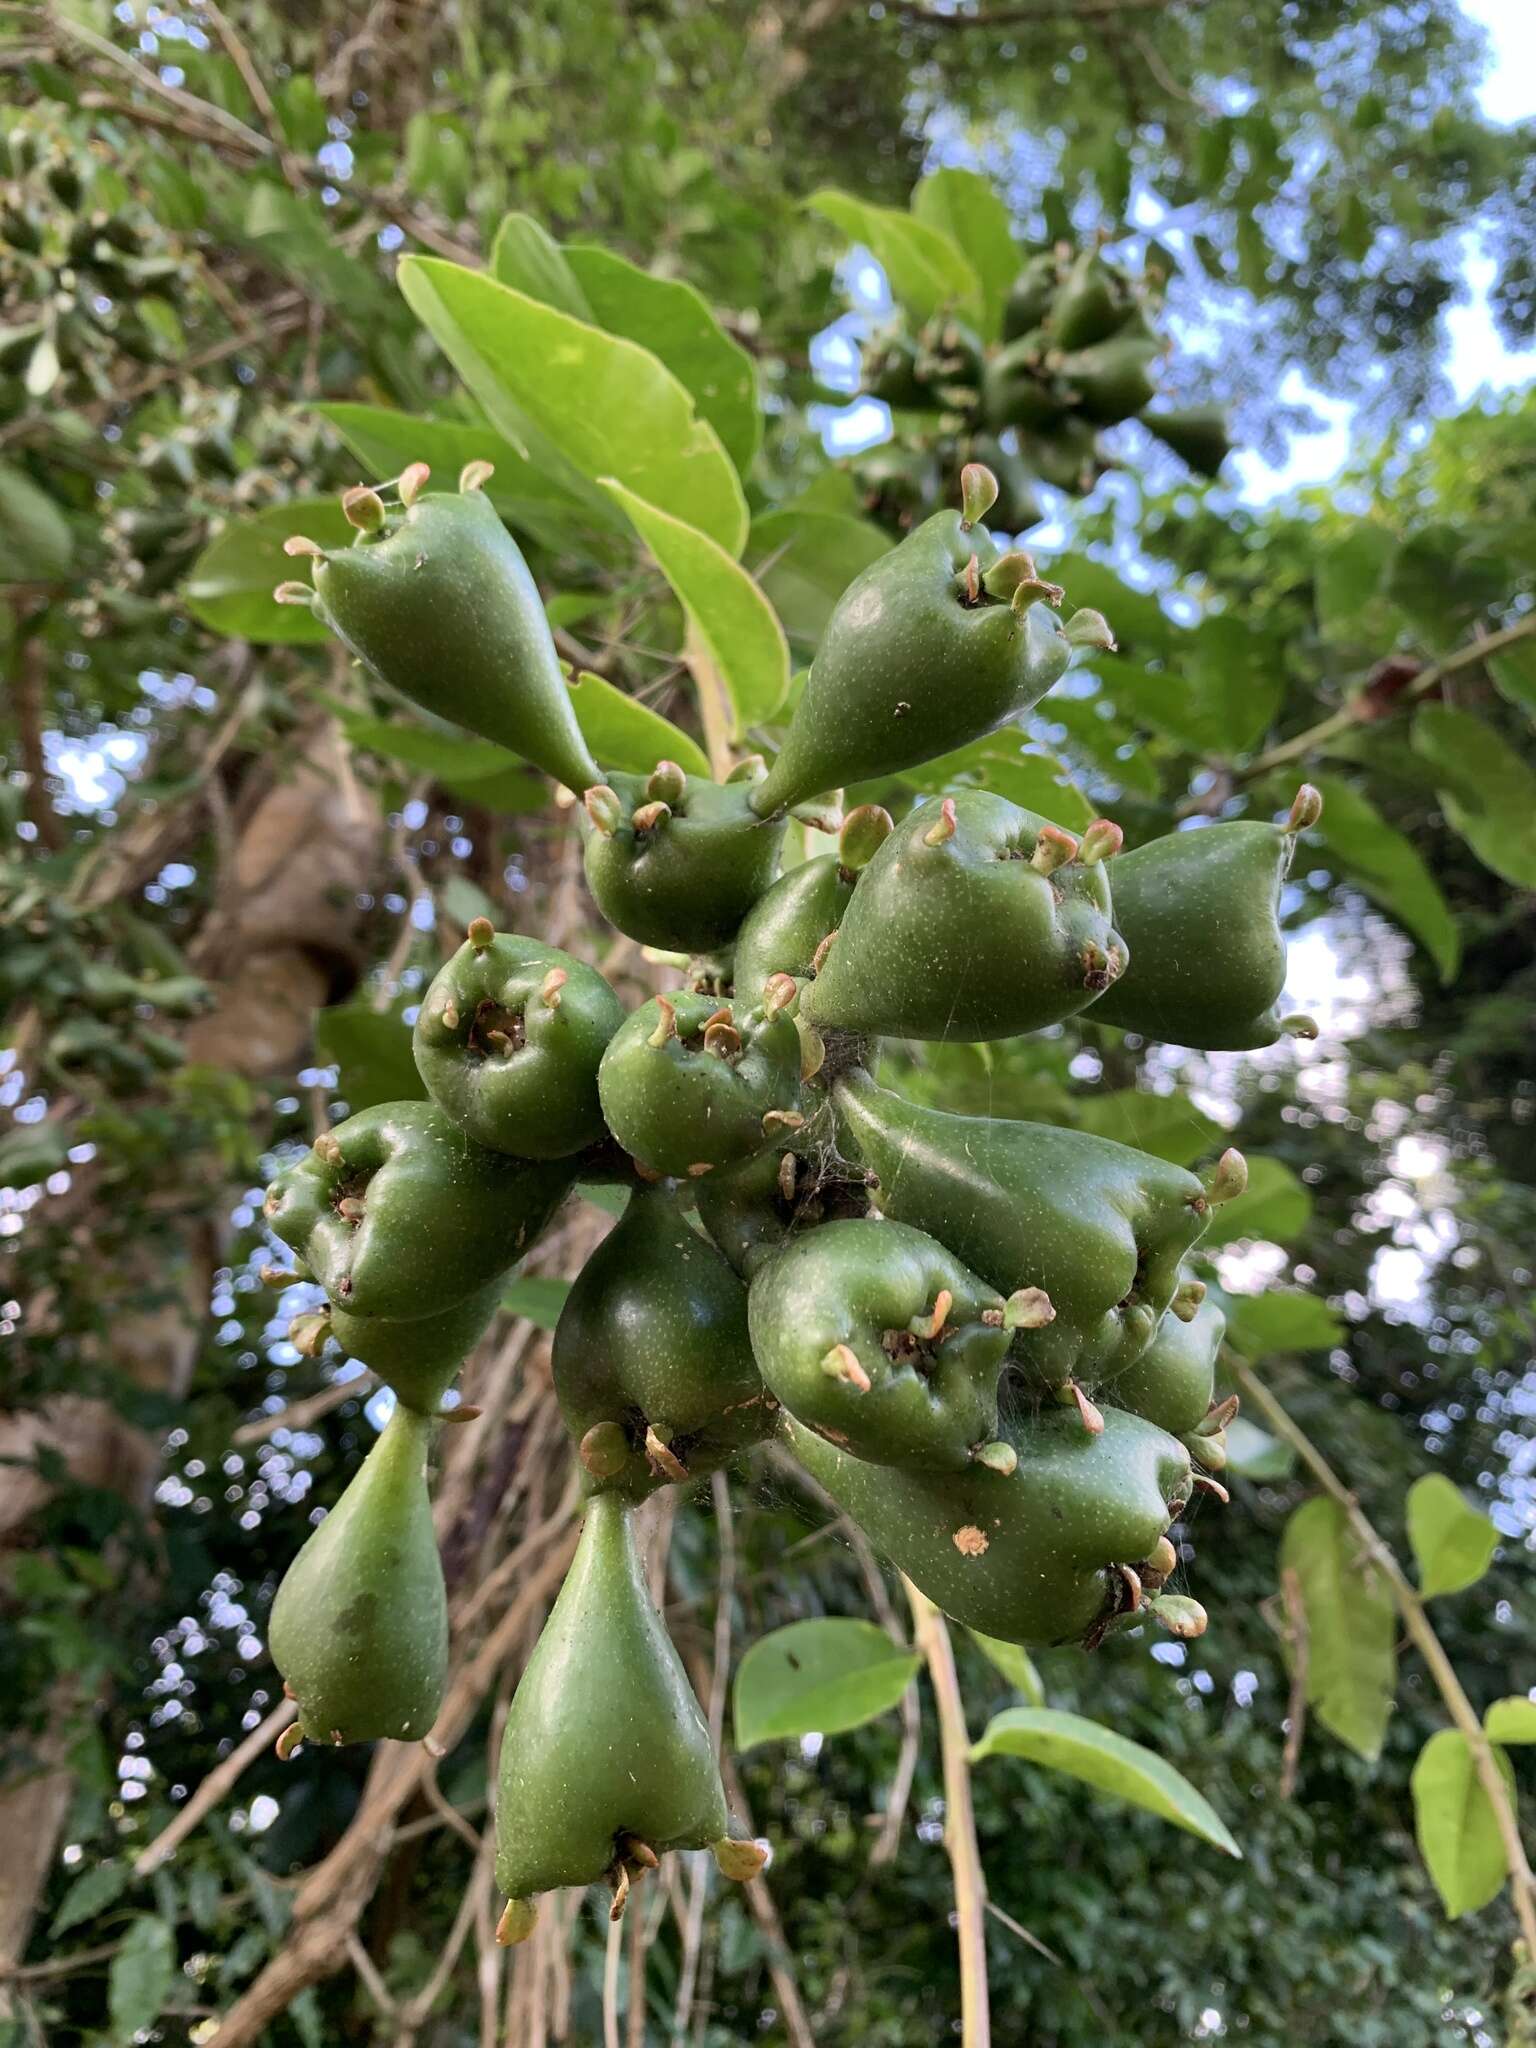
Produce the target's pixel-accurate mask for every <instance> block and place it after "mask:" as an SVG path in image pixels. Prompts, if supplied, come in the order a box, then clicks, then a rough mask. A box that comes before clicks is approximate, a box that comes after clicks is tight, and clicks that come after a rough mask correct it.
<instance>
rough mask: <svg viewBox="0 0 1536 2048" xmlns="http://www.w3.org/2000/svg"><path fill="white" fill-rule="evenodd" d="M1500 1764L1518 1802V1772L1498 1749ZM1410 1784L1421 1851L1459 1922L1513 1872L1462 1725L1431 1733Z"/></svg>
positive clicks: (1494, 1893)
mask: <svg viewBox="0 0 1536 2048" xmlns="http://www.w3.org/2000/svg"><path fill="white" fill-rule="evenodd" d="M1494 1762H1495V1763H1496V1765H1497V1767H1498V1772H1499V1776H1500V1777H1501V1778H1502V1779H1503V1781H1504V1784H1505V1787H1506V1788H1507V1791H1508V1794H1509V1798H1510V1801H1511V1803H1512V1804H1513V1801H1514V1796H1515V1775H1514V1772H1513V1771H1512V1770H1511V1769H1510V1765H1509V1758H1508V1757H1507V1756H1505V1755H1504V1753H1503V1751H1502V1750H1495V1751H1494ZM1410 1782H1411V1784H1412V1787H1413V1826H1414V1833H1415V1834H1416V1835H1417V1836H1418V1841H1419V1853H1420V1854H1421V1855H1422V1856H1423V1858H1424V1861H1425V1863H1426V1865H1427V1866H1428V1869H1429V1874H1430V1876H1431V1877H1432V1878H1433V1879H1434V1881H1435V1890H1436V1891H1437V1892H1438V1893H1439V1894H1440V1900H1441V1903H1442V1905H1443V1906H1444V1907H1445V1910H1446V1912H1447V1914H1448V1915H1449V1916H1450V1918H1451V1919H1452V1920H1459V1919H1460V1918H1461V1916H1462V1914H1463V1913H1475V1912H1477V1911H1478V1910H1479V1909H1480V1908H1481V1907H1483V1906H1486V1905H1487V1904H1488V1903H1489V1901H1490V1900H1491V1899H1496V1898H1497V1897H1498V1895H1499V1893H1500V1892H1501V1891H1502V1890H1503V1889H1504V1881H1505V1879H1506V1878H1507V1877H1508V1875H1509V1866H1508V1865H1507V1863H1506V1862H1505V1860H1504V1844H1503V1840H1502V1839H1501V1837H1500V1834H1499V1823H1498V1818H1497V1816H1496V1815H1495V1813H1494V1810H1493V1803H1492V1801H1491V1800H1490V1799H1489V1797H1488V1794H1487V1792H1486V1791H1485V1790H1484V1789H1483V1782H1482V1780H1481V1778H1479V1776H1478V1774H1477V1765H1476V1763H1475V1761H1474V1759H1473V1756H1472V1750H1471V1747H1470V1746H1469V1744H1468V1742H1467V1738H1466V1737H1465V1736H1464V1735H1463V1734H1462V1733H1461V1731H1460V1729H1458V1728H1442V1729H1441V1730H1440V1731H1439V1732H1438V1734H1435V1735H1431V1737H1430V1738H1429V1740H1428V1742H1426V1743H1425V1745H1424V1747H1423V1748H1422V1749H1421V1750H1420V1751H1419V1760H1418V1762H1417V1763H1416V1764H1415V1765H1414V1767H1413V1777H1412V1779H1411V1781H1410Z"/></svg>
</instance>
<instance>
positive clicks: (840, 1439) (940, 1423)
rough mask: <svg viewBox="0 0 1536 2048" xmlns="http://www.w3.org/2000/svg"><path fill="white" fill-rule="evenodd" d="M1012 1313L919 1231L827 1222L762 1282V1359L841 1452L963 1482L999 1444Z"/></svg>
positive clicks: (754, 1311)
mask: <svg viewBox="0 0 1536 2048" xmlns="http://www.w3.org/2000/svg"><path fill="white" fill-rule="evenodd" d="M1003 1306H1004V1304H1003V1297H1002V1296H1001V1295H1000V1294H998V1293H997V1292H996V1291H995V1290H994V1289H992V1288H990V1287H988V1286H987V1284H986V1283H985V1281H982V1280H978V1279H977V1278H976V1275H975V1274H974V1273H971V1272H969V1271H967V1269H966V1268H965V1267H964V1266H962V1265H961V1263H960V1261H959V1260H958V1259H957V1258H955V1257H954V1256H953V1255H952V1254H951V1253H949V1252H947V1251H946V1250H945V1249H944V1247H943V1245H941V1244H939V1243H938V1242H937V1240H936V1239H934V1238H931V1237H929V1236H927V1235H926V1234H925V1233H924V1232H923V1231H921V1230H913V1229H910V1228H909V1227H908V1226H907V1225H906V1224H902V1223H881V1222H874V1221H869V1220H866V1221H846V1222H839V1223H828V1224H826V1225H825V1226H824V1227H823V1228H822V1229H820V1230H815V1231H812V1232H811V1233H810V1234H809V1235H807V1236H805V1237H802V1238H799V1239H797V1240H796V1241H795V1242H794V1243H792V1244H790V1245H788V1246H787V1247H786V1248H785V1249H784V1250H783V1251H781V1252H779V1253H778V1254H777V1255H776V1256H774V1257H773V1258H772V1259H770V1260H769V1261H768V1262H767V1263H766V1264H765V1265H764V1266H763V1267H762V1269H761V1270H760V1271H759V1273H758V1275H757V1277H756V1279H754V1281H753V1282H752V1291H751V1295H750V1298H749V1314H750V1318H751V1329H752V1347H753V1350H754V1351H755V1352H756V1354H757V1362H758V1364H759V1366H760V1367H761V1369H762V1374H763V1378H764V1379H765V1380H766V1381H767V1383H768V1386H769V1388H770V1389H771V1391H772V1392H773V1393H774V1394H775V1395H777V1397H778V1399H779V1400H780V1401H781V1402H782V1403H783V1405H784V1406H785V1407H786V1408H787V1409H789V1411H790V1412H791V1413H792V1414H793V1415H794V1417H795V1419H796V1420H797V1421H798V1422H802V1423H804V1424H805V1425H806V1427H807V1428H809V1429H813V1430H815V1432H816V1433H817V1435H818V1436H823V1437H825V1438H826V1439H827V1440H828V1442H829V1443H833V1444H836V1445H838V1446H839V1447H840V1448H841V1449H843V1450H846V1451H848V1452H850V1453H851V1454H852V1455H853V1456H854V1457H856V1458H868V1459H871V1460H873V1461H874V1462H876V1463H877V1464H884V1465H899V1466H901V1467H903V1468H904V1469H910V1470H913V1471H934V1470H944V1469H945V1468H950V1469H953V1470H963V1469H964V1467H965V1466H966V1465H968V1464H969V1463H970V1460H971V1456H972V1453H973V1452H975V1451H976V1450H978V1449H980V1448H981V1447H983V1446H985V1445H989V1444H992V1443H994V1442H995V1440H996V1438H997V1434H998V1422H997V1383H998V1377H999V1374H1000V1373H1001V1371H1002V1366H1003V1358H1004V1355H1005V1354H1006V1352H1007V1350H1008V1346H1009V1343H1010V1342H1011V1333H1010V1332H1009V1331H1007V1330H1005V1329H1004V1327H1003ZM989 1314H990V1316H991V1318H992V1320H991V1321H985V1320H983V1318H984V1317H985V1316H987V1315H989Z"/></svg>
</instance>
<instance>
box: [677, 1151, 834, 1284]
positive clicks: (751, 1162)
mask: <svg viewBox="0 0 1536 2048" xmlns="http://www.w3.org/2000/svg"><path fill="white" fill-rule="evenodd" d="M825 1123H826V1119H825V1118H824V1117H822V1116H820V1115H818V1116H816V1117H813V1118H812V1119H811V1121H810V1122H808V1123H807V1124H806V1125H805V1126H804V1128H803V1129H801V1130H799V1131H796V1132H794V1133H792V1134H791V1137H790V1140H789V1143H788V1144H787V1145H786V1146H785V1148H784V1149H783V1150H782V1151H772V1150H770V1151H766V1152H759V1153H758V1154H757V1156H756V1157H755V1158H753V1159H744V1160H742V1162H741V1163H740V1164H739V1165H737V1166H726V1167H722V1168H721V1169H720V1171H719V1172H718V1173H712V1174H710V1175H709V1176H708V1177H707V1178H706V1179H703V1180H701V1181H700V1182H699V1183H698V1205H699V1221H700V1222H701V1223H702V1224H703V1225H704V1228H705V1229H706V1230H707V1231H708V1232H709V1234H710V1236H711V1237H712V1238H713V1240H714V1242H715V1243H716V1244H717V1245H718V1246H719V1247H720V1250H721V1251H722V1252H724V1254H725V1256H726V1258H727V1260H728V1261H729V1262H730V1264H731V1266H732V1268H733V1269H734V1270H735V1271H736V1272H737V1273H739V1274H740V1275H741V1276H742V1278H743V1279H744V1280H750V1279H752V1278H753V1277H754V1275H755V1274H756V1273H757V1271H758V1268H759V1267H760V1266H761V1265H762V1263H763V1261H764V1260H765V1259H767V1258H769V1257H770V1256H771V1255H772V1254H773V1253H774V1252H776V1251H777V1250H778V1249H779V1248H780V1247H781V1246H782V1245H783V1244H785V1243H786V1242H787V1241H788V1240H789V1239H790V1238H791V1237H796V1236H798V1235H800V1234H801V1233H802V1232H804V1231H808V1230H818V1229H820V1227H821V1226H822V1225H823V1224H824V1223H830V1222H833V1221H834V1220H836V1219H837V1218H840V1217H853V1216H864V1215H867V1214H868V1212H869V1190H868V1188H867V1186H866V1185H865V1174H864V1169H863V1168H862V1167H859V1166H853V1167H850V1166H848V1165H846V1164H845V1163H844V1162H843V1161H842V1160H840V1159H839V1158H838V1157H837V1150H836V1147H835V1146H832V1145H829V1144H827V1143H826V1142H825V1137H826V1129H825Z"/></svg>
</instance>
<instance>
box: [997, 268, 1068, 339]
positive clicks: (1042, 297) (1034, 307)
mask: <svg viewBox="0 0 1536 2048" xmlns="http://www.w3.org/2000/svg"><path fill="white" fill-rule="evenodd" d="M1060 279H1061V267H1060V265H1059V264H1058V262H1057V260H1056V257H1055V255H1054V253H1053V252H1052V251H1050V250H1042V251H1041V252H1040V254H1038V255H1036V256H1031V257H1029V258H1028V259H1027V260H1026V262H1025V263H1024V266H1023V268H1022V269H1021V270H1020V271H1019V273H1018V275H1017V276H1016V277H1015V278H1014V280H1013V283H1012V284H1011V285H1010V286H1009V288H1008V300H1007V303H1006V305H1005V306H1004V307H1003V339H1004V341H1017V340H1018V338H1019V336H1020V335H1021V334H1028V333H1029V331H1030V330H1031V328H1035V327H1038V326H1039V325H1040V323H1041V321H1042V320H1043V319H1044V318H1045V316H1046V315H1047V313H1049V312H1050V310H1051V306H1052V304H1053V303H1054V301H1055V298H1056V292H1057V288H1058V286H1059V283H1060Z"/></svg>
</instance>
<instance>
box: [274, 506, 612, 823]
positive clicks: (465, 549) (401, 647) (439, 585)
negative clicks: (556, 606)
mask: <svg viewBox="0 0 1536 2048" xmlns="http://www.w3.org/2000/svg"><path fill="white" fill-rule="evenodd" d="M466 474H467V473H466ZM348 495H349V498H352V499H353V501H354V502H358V501H357V500H356V498H355V497H354V494H351V493H349V494H348ZM360 516H362V517H364V518H368V519H370V520H371V521H372V522H373V524H372V530H371V531H370V530H366V529H365V530H362V531H360V532H359V534H358V537H357V540H356V542H355V543H354V545H353V546H351V547H350V548H338V549H334V550H330V551H326V552H318V551H317V554H316V559H315V567H314V583H315V594H316V602H315V610H316V612H317V613H318V615H319V616H320V617H321V618H322V619H323V620H324V621H325V623H326V625H328V626H329V627H330V629H331V631H332V632H333V633H334V634H335V635H336V637H337V639H338V640H340V641H341V642H342V644H343V646H345V647H346V648H348V649H349V650H350V651H351V652H352V653H353V654H355V655H356V656H357V658H358V659H359V660H360V661H362V662H365V663H366V664H367V666H368V667H369V668H371V669H372V670H373V672H374V674H375V675H377V676H378V677H380V679H381V680H382V681H384V682H386V683H388V684H389V685H390V687H391V688H392V689H396V690H399V691H400V692H401V694H402V695H403V696H406V697H409V698H410V699H411V700H412V701H413V702H414V703H417V704H420V705H422V706H423V707H424V708H425V709H426V710H428V711H434V712H436V713H437V715H438V716H439V717H440V718H451V719H453V720H454V721H455V722H456V723H457V724H459V725H463V726H467V727H468V728H469V730H470V731H471V732H478V733H481V734H483V735H484V736H485V738H486V739H491V740H499V741H500V742H501V744H502V745H503V746H504V747H511V748H512V749H513V751H514V752H516V753H519V754H522V755H523V756H524V757H525V758H526V759H527V760H529V761H532V762H534V763H535V765H536V766H538V767H540V768H542V769H543V770H544V772H545V773H546V774H547V775H552V776H553V777H554V778H555V780H556V781H557V782H563V783H564V784H565V786H566V787H567V788H568V789H573V790H575V791H577V792H578V793H579V792H580V791H582V790H584V789H587V788H589V787H590V786H591V785H592V784H593V783H594V782H596V781H597V780H598V771H597V765H596V763H595V762H594V761H593V759H592V756H591V754H590V753H589V752H588V751H587V744H586V741H585V740H584V739H583V738H582V736H581V728H580V726H579V725H578V724H577V723H576V713H575V711H574V710H573V708H572V705H571V693H570V689H569V687H568V686H567V683H566V680H565V676H564V673H563V672H562V670H561V667H560V662H559V658H558V656H557V655H556V653H555V643H554V641H553V639H552V638H551V637H550V631H549V622H548V621H547V619H546V618H545V616H544V607H543V604H542V603H541V602H540V599H539V592H538V586H537V585H536V584H535V582H534V580H533V577H532V576H531V575H530V574H529V570H528V564H527V563H526V562H525V561H524V560H523V556H522V551H521V550H520V549H519V547H518V545H517V542H516V541H515V540H513V538H512V536H511V534H510V533H508V532H507V529H506V528H505V527H504V526H503V525H502V523H501V519H500V517H499V516H498V514H497V511H496V508H495V506H494V505H492V503H491V502H490V500H489V499H488V498H487V497H486V496H485V493H484V492H483V491H481V490H478V489H470V490H461V491H458V492H450V491H431V492H428V493H427V494H426V495H425V496H421V497H417V498H416V499H415V501H414V502H413V503H411V504H409V505H407V506H406V507H405V508H404V510H403V512H402V513H399V514H395V513H386V511H385V508H384V506H383V504H382V501H381V500H379V499H378V498H376V497H375V496H374V495H373V493H371V492H369V493H365V494H363V495H362V499H361V510H360ZM292 552H300V550H298V549H294V550H292Z"/></svg>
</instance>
